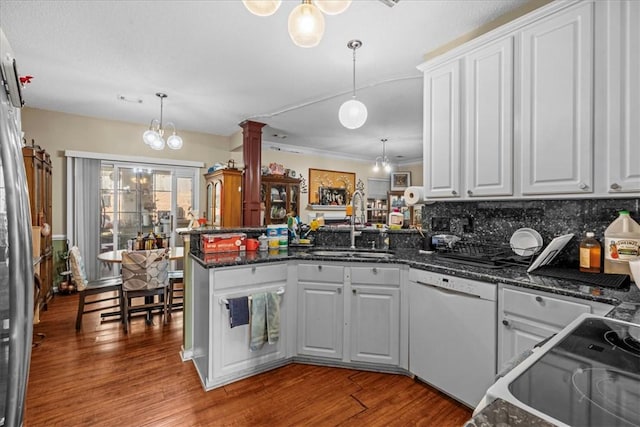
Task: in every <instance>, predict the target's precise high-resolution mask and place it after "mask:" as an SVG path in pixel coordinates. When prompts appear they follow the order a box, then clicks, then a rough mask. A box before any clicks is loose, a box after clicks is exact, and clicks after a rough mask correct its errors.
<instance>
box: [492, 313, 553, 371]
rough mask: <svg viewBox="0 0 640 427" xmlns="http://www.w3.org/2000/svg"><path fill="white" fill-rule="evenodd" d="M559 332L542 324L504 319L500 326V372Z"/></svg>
mask: <svg viewBox="0 0 640 427" xmlns="http://www.w3.org/2000/svg"><path fill="white" fill-rule="evenodd" d="M559 330H560V329H558V328H554V327H551V326H549V325H545V324H541V323H535V322H527V321H522V320H516V319H511V318H509V317H503V318H502V320H501V324H500V325H499V332H500V333H499V336H500V351H499V352H498V370H501V369H502V368H504V367H505V366H506V363H507V362H509V361H510V360H512V359H513V358H514V357H516V356H518V355H520V354H522V353H523V352H525V351H527V350H531V349H532V348H533V346H534V345H536V344H538V343H539V342H540V341H542V340H544V339H545V338H548V337H550V336H551V335H553V334H555V333H557V332H558V331H559Z"/></svg>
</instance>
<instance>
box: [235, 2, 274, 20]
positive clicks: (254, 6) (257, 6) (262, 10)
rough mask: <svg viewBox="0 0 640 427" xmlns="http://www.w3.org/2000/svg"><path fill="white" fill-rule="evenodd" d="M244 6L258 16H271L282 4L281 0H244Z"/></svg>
mask: <svg viewBox="0 0 640 427" xmlns="http://www.w3.org/2000/svg"><path fill="white" fill-rule="evenodd" d="M242 3H244V6H245V7H246V8H247V9H248V10H249V12H251V13H253V14H254V15H257V16H270V15H273V14H274V13H276V11H277V10H278V8H279V7H280V4H281V3H282V2H281V1H280V0H242Z"/></svg>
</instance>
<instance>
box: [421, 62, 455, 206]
mask: <svg viewBox="0 0 640 427" xmlns="http://www.w3.org/2000/svg"><path fill="white" fill-rule="evenodd" d="M460 112H461V105H460V61H459V60H458V61H453V62H449V63H446V64H444V65H441V66H439V67H437V68H435V69H432V70H429V71H427V72H426V73H425V76H424V141H423V142H424V183H425V192H426V195H427V196H428V197H438V198H442V197H459V196H460V114H461V113H460Z"/></svg>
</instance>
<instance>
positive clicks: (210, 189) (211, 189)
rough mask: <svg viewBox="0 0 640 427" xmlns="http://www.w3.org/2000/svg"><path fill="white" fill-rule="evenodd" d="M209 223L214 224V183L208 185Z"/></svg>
mask: <svg viewBox="0 0 640 427" xmlns="http://www.w3.org/2000/svg"><path fill="white" fill-rule="evenodd" d="M206 212H207V223H208V224H212V223H213V183H211V182H210V183H208V184H207V211H206Z"/></svg>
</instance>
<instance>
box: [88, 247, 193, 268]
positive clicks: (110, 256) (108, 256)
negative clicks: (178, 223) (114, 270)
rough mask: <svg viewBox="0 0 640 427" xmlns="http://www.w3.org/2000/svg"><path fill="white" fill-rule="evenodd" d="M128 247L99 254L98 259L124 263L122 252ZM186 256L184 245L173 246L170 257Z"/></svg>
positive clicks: (172, 258) (173, 258)
mask: <svg viewBox="0 0 640 427" xmlns="http://www.w3.org/2000/svg"><path fill="white" fill-rule="evenodd" d="M125 250H126V249H118V250H115V251H106V252H102V253H100V254H98V260H100V261H102V262H110V263H113V264H122V252H124V251H125ZM183 256H184V248H183V247H182V246H176V247H172V248H171V252H169V259H171V260H176V259H180V258H182V257H183Z"/></svg>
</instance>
